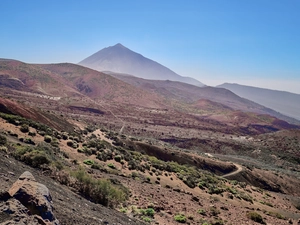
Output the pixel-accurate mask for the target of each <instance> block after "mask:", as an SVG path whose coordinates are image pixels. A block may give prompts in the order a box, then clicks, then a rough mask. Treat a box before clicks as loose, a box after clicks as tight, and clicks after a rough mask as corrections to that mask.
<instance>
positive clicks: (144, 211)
mask: <svg viewBox="0 0 300 225" xmlns="http://www.w3.org/2000/svg"><path fill="white" fill-rule="evenodd" d="M140 212H141V213H142V214H143V215H145V216H150V217H154V213H155V211H154V209H153V208H147V209H141V210H140Z"/></svg>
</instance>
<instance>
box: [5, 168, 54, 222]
mask: <svg viewBox="0 0 300 225" xmlns="http://www.w3.org/2000/svg"><path fill="white" fill-rule="evenodd" d="M4 224H20V225H22V224H24V225H25V224H30V225H37V224H43V225H59V221H58V220H57V219H56V218H55V216H54V214H53V206H52V198H51V195H50V193H49V190H48V188H47V187H46V186H45V185H43V184H41V183H38V182H37V181H36V180H35V178H34V177H33V175H32V174H31V173H30V172H28V171H26V172H24V173H23V174H22V175H21V176H20V177H19V179H18V180H17V181H16V182H15V183H14V184H13V185H12V187H11V188H10V189H9V190H8V191H7V192H2V193H1V194H0V225H4Z"/></svg>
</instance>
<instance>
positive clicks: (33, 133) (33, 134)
mask: <svg viewBox="0 0 300 225" xmlns="http://www.w3.org/2000/svg"><path fill="white" fill-rule="evenodd" d="M28 135H29V136H31V137H34V136H36V133H35V132H32V131H29V132H28Z"/></svg>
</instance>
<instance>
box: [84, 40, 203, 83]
mask: <svg viewBox="0 0 300 225" xmlns="http://www.w3.org/2000/svg"><path fill="white" fill-rule="evenodd" d="M79 65H82V66H86V67H89V68H91V69H95V70H98V71H113V72H117V73H127V74H132V75H134V76H137V77H141V78H145V79H153V80H173V81H181V82H184V83H189V84H193V85H196V86H203V84H202V83H201V82H199V81H197V80H195V79H193V78H190V77H182V76H180V75H178V74H176V73H175V72H173V71H172V70H170V69H168V68H167V67H165V66H163V65H161V64H159V63H157V62H155V61H153V60H150V59H148V58H146V57H144V56H142V55H141V54H138V53H136V52H133V51H131V50H130V49H128V48H126V47H124V46H123V45H121V44H116V45H114V46H111V47H107V48H104V49H102V50H100V51H98V52H96V53H95V54H93V55H91V56H89V57H88V58H86V59H84V60H82V61H81V62H79Z"/></svg>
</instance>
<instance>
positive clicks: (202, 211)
mask: <svg viewBox="0 0 300 225" xmlns="http://www.w3.org/2000/svg"><path fill="white" fill-rule="evenodd" d="M198 213H199V214H201V215H202V216H205V215H206V211H205V209H199V210H198Z"/></svg>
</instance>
